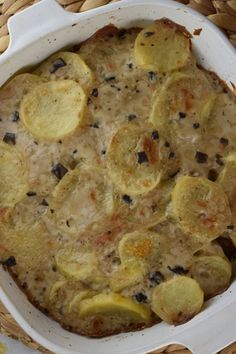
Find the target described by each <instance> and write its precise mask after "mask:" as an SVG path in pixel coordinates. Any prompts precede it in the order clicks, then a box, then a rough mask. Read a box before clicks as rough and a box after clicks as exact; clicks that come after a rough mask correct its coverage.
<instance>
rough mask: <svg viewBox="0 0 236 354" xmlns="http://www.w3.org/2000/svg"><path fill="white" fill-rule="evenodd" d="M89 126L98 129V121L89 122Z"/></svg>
mask: <svg viewBox="0 0 236 354" xmlns="http://www.w3.org/2000/svg"><path fill="white" fill-rule="evenodd" d="M89 127H91V128H95V129H99V124H98V123H93V124H89Z"/></svg>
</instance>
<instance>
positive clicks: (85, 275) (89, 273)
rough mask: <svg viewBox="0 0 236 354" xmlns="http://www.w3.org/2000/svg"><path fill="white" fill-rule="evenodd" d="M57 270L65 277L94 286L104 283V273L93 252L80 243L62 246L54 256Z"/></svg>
mask: <svg viewBox="0 0 236 354" xmlns="http://www.w3.org/2000/svg"><path fill="white" fill-rule="evenodd" d="M55 259H56V265H57V268H58V270H59V271H60V272H61V273H62V274H63V275H64V276H66V277H67V278H69V279H74V280H79V281H82V282H84V283H86V284H91V285H93V284H94V286H95V287H96V286H98V287H100V286H102V285H103V284H104V283H106V278H105V275H104V274H103V273H102V271H101V270H100V269H99V264H98V259H97V256H96V254H95V252H94V251H93V250H92V249H90V248H88V247H85V246H84V247H83V246H81V245H79V246H77V247H75V246H74V247H69V248H63V249H61V250H60V251H58V253H57V254H56V256H55Z"/></svg>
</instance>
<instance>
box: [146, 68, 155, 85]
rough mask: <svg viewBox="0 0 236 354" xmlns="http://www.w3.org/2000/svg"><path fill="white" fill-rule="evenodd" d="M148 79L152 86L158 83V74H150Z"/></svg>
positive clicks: (151, 72) (150, 72)
mask: <svg viewBox="0 0 236 354" xmlns="http://www.w3.org/2000/svg"><path fill="white" fill-rule="evenodd" d="M148 79H149V81H150V82H151V84H155V83H156V82H157V74H156V73H154V72H153V71H149V72H148Z"/></svg>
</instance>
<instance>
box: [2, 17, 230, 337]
mask: <svg viewBox="0 0 236 354" xmlns="http://www.w3.org/2000/svg"><path fill="white" fill-rule="evenodd" d="M155 22H163V23H165V24H166V25H168V26H170V27H172V28H175V29H176V30H177V31H179V32H181V33H183V34H184V35H185V36H186V37H187V38H189V39H191V38H192V35H191V33H190V32H189V31H187V29H186V28H185V27H184V26H181V25H179V24H177V23H175V22H173V21H171V20H169V19H168V18H163V19H160V20H156V21H155ZM140 30H141V28H138V27H132V28H128V29H119V28H117V27H116V26H114V25H113V24H109V25H107V26H104V27H103V28H100V29H99V30H98V31H96V32H95V33H94V34H93V35H92V36H91V37H90V38H88V39H87V40H85V41H83V42H81V43H79V44H78V45H74V46H73V47H72V49H71V51H72V52H76V51H78V50H79V49H80V47H81V46H82V45H83V44H85V43H89V42H92V41H96V40H97V39H101V38H104V37H106V36H108V37H113V36H115V35H117V34H118V33H122V32H121V31H123V33H124V34H125V33H131V32H133V31H136V32H137V33H138V31H140ZM190 49H191V41H190ZM199 68H200V69H201V70H205V69H203V68H202V67H201V66H200V65H199ZM205 71H207V70H205ZM208 72H209V73H210V74H211V75H212V76H213V77H214V78H215V79H217V80H218V82H219V83H220V85H222V86H223V88H224V90H225V92H229V91H230V88H229V87H228V85H227V84H226V83H225V82H224V81H223V80H221V79H220V78H219V76H218V75H217V74H216V73H214V72H211V71H208ZM233 87H234V86H233ZM234 89H235V87H234ZM231 92H232V91H231ZM3 269H4V270H5V271H8V273H9V274H10V275H11V277H12V278H13V280H14V281H15V283H16V284H17V286H18V287H19V289H20V290H21V291H22V292H23V293H24V294H25V296H26V297H27V299H28V301H29V302H30V303H31V304H32V305H33V306H35V307H36V308H37V309H38V310H39V311H41V312H42V313H44V314H45V315H46V316H47V317H49V318H51V319H52V320H55V321H56V322H57V323H59V324H60V325H61V327H62V328H64V329H66V330H68V331H69V332H72V333H76V334H80V335H84V336H87V337H92V338H101V337H107V336H111V335H115V334H119V333H121V331H120V330H112V329H111V330H109V331H106V332H104V331H100V332H99V331H97V332H96V333H95V332H90V331H80V332H78V331H76V330H75V329H74V328H73V327H72V326H66V325H65V324H63V322H61V321H58V319H56V318H55V317H54V316H53V315H52V314H50V313H49V311H48V310H47V309H46V308H44V307H42V306H41V305H40V304H39V303H38V301H36V300H34V298H33V297H32V295H31V294H30V293H29V292H28V291H27V289H24V288H23V287H22V286H21V284H20V283H19V281H18V276H17V274H16V273H14V271H13V270H12V269H10V268H7V267H6V266H3ZM225 290H226V289H224V290H222V292H224V291H225ZM187 320H189V319H186V320H185V321H181V322H180V323H178V324H183V323H185V322H186V321H187ZM158 322H160V320H159V319H158V318H157V317H153V320H152V321H150V323H149V324H147V323H139V324H132V325H129V326H126V327H125V328H123V329H122V333H127V332H131V331H139V330H142V329H144V328H148V327H151V326H153V325H154V324H156V323H158Z"/></svg>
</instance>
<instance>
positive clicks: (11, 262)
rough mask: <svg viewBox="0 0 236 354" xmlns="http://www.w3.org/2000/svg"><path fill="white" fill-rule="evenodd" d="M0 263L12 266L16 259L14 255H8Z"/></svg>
mask: <svg viewBox="0 0 236 354" xmlns="http://www.w3.org/2000/svg"><path fill="white" fill-rule="evenodd" d="M0 263H1V264H2V265H5V266H6V267H13V266H15V265H16V259H15V257H14V256H10V257H9V258H7V259H6V260H5V261H1V262H0Z"/></svg>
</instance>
